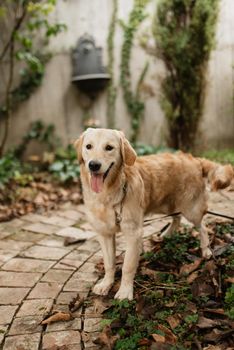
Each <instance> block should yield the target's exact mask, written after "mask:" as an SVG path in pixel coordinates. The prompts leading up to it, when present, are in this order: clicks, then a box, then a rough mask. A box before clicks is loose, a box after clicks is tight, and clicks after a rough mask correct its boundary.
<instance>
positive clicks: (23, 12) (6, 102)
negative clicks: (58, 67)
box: [0, 0, 66, 156]
mask: <svg viewBox="0 0 234 350" xmlns="http://www.w3.org/2000/svg"><path fill="white" fill-rule="evenodd" d="M56 3H57V1H56V0H42V1H31V0H24V1H22V0H15V1H1V2H0V29H1V38H0V68H1V70H2V72H4V73H5V80H6V84H5V86H3V84H2V88H4V97H3V99H1V101H0V103H1V107H0V117H2V118H3V124H2V125H3V127H2V130H1V131H2V135H1V136H2V139H1V141H0V156H1V155H2V154H3V151H4V148H5V144H6V141H7V137H8V133H9V129H10V120H11V115H12V111H13V110H14V108H16V107H17V105H18V104H19V103H20V102H22V101H24V100H26V99H27V98H29V97H30V95H31V94H32V93H33V92H34V90H35V89H36V88H37V87H38V86H39V85H40V84H41V82H42V79H43V77H44V73H45V64H46V62H47V61H48V60H49V58H50V56H51V54H50V53H49V52H48V50H46V47H47V46H48V43H49V41H50V39H51V38H52V37H53V36H56V35H57V34H59V33H60V32H62V31H64V30H65V29H66V25H65V24H63V23H59V22H57V21H53V20H52V19H51V18H50V14H51V13H52V12H53V11H54V10H55V7H56ZM16 81H18V82H19V83H18V85H15V84H16Z"/></svg>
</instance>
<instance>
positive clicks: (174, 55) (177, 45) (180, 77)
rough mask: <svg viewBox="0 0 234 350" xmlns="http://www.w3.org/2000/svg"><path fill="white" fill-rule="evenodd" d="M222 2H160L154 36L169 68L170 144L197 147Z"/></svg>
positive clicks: (165, 89) (166, 87) (165, 92)
mask: <svg viewBox="0 0 234 350" xmlns="http://www.w3.org/2000/svg"><path fill="white" fill-rule="evenodd" d="M218 9H219V0H176V1H175V0H160V1H159V3H158V7H157V10H156V15H155V21H154V28H153V33H154V36H155V40H156V45H157V49H158V54H159V56H160V57H161V58H162V60H163V61H164V63H165V66H166V77H165V79H164V81H163V83H162V92H163V99H162V107H163V109H164V112H165V115H166V118H167V120H168V126H169V132H170V139H169V145H170V146H171V147H174V148H181V149H183V150H186V151H187V150H189V149H191V148H192V147H193V146H194V142H195V138H196V131H197V128H198V123H199V120H200V117H201V114H202V108H203V101H204V92H205V72H206V68H207V63H208V60H209V56H210V53H211V50H212V49H213V47H214V41H215V40H214V39H215V28H216V22H217V16H218Z"/></svg>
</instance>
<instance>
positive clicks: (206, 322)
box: [197, 316, 220, 329]
mask: <svg viewBox="0 0 234 350" xmlns="http://www.w3.org/2000/svg"><path fill="white" fill-rule="evenodd" d="M218 325H220V322H219V321H218V320H212V319H210V318H206V317H203V316H200V317H199V319H198V323H197V327H199V328H201V329H203V328H213V327H216V326H218Z"/></svg>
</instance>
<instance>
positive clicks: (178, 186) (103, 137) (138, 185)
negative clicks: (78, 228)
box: [75, 129, 233, 299]
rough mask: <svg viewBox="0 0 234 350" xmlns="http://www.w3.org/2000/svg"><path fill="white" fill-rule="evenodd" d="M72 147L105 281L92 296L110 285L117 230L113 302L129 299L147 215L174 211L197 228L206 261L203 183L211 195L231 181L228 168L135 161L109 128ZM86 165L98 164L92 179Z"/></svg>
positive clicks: (193, 161)
mask: <svg viewBox="0 0 234 350" xmlns="http://www.w3.org/2000/svg"><path fill="white" fill-rule="evenodd" d="M87 145H88V147H87ZM75 146H76V148H77V153H78V160H79V162H80V170H81V181H82V187H83V194H84V201H85V205H86V208H87V215H88V219H89V221H90V223H91V224H92V225H93V227H94V229H95V230H96V231H97V234H98V237H99V241H100V244H101V248H102V251H103V257H104V265H105V277H104V279H103V280H102V281H101V282H100V283H99V284H97V285H96V286H95V287H94V292H95V293H97V294H102V295H104V294H107V293H108V291H109V289H110V287H111V285H112V284H113V281H114V271H115V233H116V232H118V231H122V232H123V233H124V235H125V237H126V254H125V259H124V264H123V273H122V280H121V286H120V289H119V291H118V292H117V294H116V298H119V299H124V298H128V299H132V298H133V279H134V276H135V272H136V268H137V265H138V260H139V254H140V252H141V237H142V230H143V229H142V227H143V218H144V215H145V214H148V213H162V214H172V213H175V212H180V213H181V215H183V216H184V217H185V218H186V219H187V220H189V221H190V222H192V223H193V224H194V225H195V226H196V227H197V228H198V229H199V231H200V240H201V244H200V246H201V251H202V255H203V256H204V257H205V258H209V257H210V255H211V250H210V248H209V238H208V234H207V232H206V229H205V227H204V225H202V218H203V216H204V214H205V213H206V211H207V194H206V191H205V180H204V178H205V177H207V178H208V180H209V182H210V185H211V187H212V189H214V190H217V189H219V188H225V187H227V186H228V185H229V184H230V183H231V181H232V179H233V169H232V167H231V166H230V165H226V166H221V165H219V164H217V163H214V162H211V161H209V160H206V159H202V158H194V157H192V156H191V155H189V154H184V153H182V152H178V153H176V154H158V155H150V156H143V157H137V156H136V153H135V151H134V150H133V148H132V147H131V145H130V144H129V142H128V141H127V139H126V138H125V136H124V134H123V133H122V132H119V131H117V130H109V129H88V130H87V131H86V132H84V133H83V134H82V136H81V137H80V138H79V139H78V140H77V141H76V143H75ZM107 146H111V147H109V148H111V149H108V147H107ZM88 148H89V149H88ZM91 161H96V162H98V163H99V165H100V169H99V170H98V172H96V173H95V174H94V173H92V171H90V168H89V167H90V162H91ZM101 179H102V180H101ZM126 185H127V192H126V195H125V192H124V187H125V186H126ZM120 211H121V222H120V224H117V223H116V213H120ZM179 223H180V217H174V219H173V221H172V224H171V226H170V227H169V228H168V229H167V231H166V232H165V233H164V234H163V235H170V234H171V233H172V232H173V231H174V230H175V229H176V228H177V227H178V225H179Z"/></svg>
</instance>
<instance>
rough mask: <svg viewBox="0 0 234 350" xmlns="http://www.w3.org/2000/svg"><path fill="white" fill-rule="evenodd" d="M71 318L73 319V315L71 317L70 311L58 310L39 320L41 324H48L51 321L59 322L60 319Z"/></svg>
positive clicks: (68, 319)
mask: <svg viewBox="0 0 234 350" xmlns="http://www.w3.org/2000/svg"><path fill="white" fill-rule="evenodd" d="M72 319H73V317H72V315H71V313H66V312H61V311H58V312H56V313H55V314H54V315H52V316H50V317H48V318H46V319H45V320H43V321H42V322H41V324H50V323H52V322H60V321H70V320H72Z"/></svg>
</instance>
